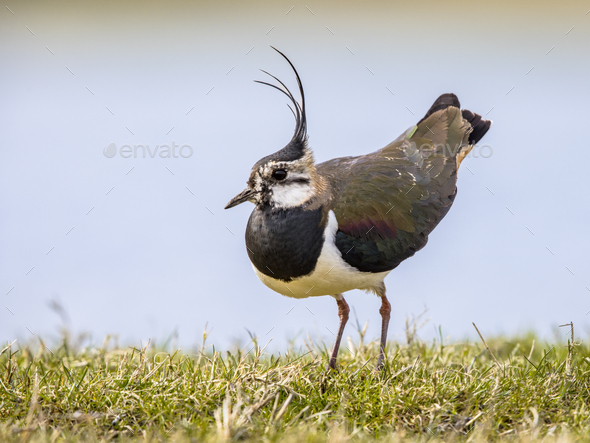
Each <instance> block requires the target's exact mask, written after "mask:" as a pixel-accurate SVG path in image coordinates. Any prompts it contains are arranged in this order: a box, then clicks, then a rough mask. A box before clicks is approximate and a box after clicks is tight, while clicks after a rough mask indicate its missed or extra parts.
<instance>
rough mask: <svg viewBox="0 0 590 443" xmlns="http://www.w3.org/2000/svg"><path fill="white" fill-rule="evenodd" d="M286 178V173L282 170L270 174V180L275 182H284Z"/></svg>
mask: <svg viewBox="0 0 590 443" xmlns="http://www.w3.org/2000/svg"><path fill="white" fill-rule="evenodd" d="M285 177H287V171H285V170H284V169H277V170H275V171H273V172H272V178H274V179H275V180H284V179H285Z"/></svg>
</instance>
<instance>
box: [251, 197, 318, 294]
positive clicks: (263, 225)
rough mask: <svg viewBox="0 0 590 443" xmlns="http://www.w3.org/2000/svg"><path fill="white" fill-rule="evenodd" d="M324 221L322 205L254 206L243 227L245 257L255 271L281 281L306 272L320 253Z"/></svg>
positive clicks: (315, 261)
mask: <svg viewBox="0 0 590 443" xmlns="http://www.w3.org/2000/svg"><path fill="white" fill-rule="evenodd" d="M327 222H328V218H327V217H325V219H323V217H322V209H321V208H318V209H312V210H304V209H303V208H288V209H278V208H272V207H270V206H263V207H261V208H256V209H254V211H252V214H251V215H250V219H249V220H248V226H247V228H246V246H247V248H248V256H249V257H250V260H251V261H252V264H254V266H255V267H256V269H258V271H260V272H262V273H263V274H265V275H268V276H269V277H272V278H276V279H278V280H283V281H284V282H289V281H291V280H292V279H294V278H297V277H302V276H304V275H308V274H310V273H311V272H313V270H314V269H315V266H316V263H317V261H318V257H319V256H320V253H321V252H322V246H323V244H324V229H325V227H326V224H327Z"/></svg>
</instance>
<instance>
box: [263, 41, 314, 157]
mask: <svg viewBox="0 0 590 443" xmlns="http://www.w3.org/2000/svg"><path fill="white" fill-rule="evenodd" d="M271 48H272V49H274V50H275V51H277V52H278V53H279V54H280V55H281V56H282V57H283V58H284V59H285V60H287V63H289V65H290V66H291V69H293V72H294V73H295V78H296V79H297V86H298V87H299V94H300V95H301V103H299V102H298V101H297V100H296V99H295V97H294V96H293V93H292V92H291V91H290V90H289V88H287V86H286V85H285V84H284V83H283V82H282V81H281V80H279V79H278V78H277V77H275V76H274V75H272V74H270V73H269V72H267V71H265V70H262V69H261V71H262V72H264V73H265V74H266V75H268V76H270V77H272V78H273V79H274V80H276V81H277V82H278V83H279V86H277V85H274V84H272V83H267V82H263V81H260V80H254V81H255V82H256V83H260V84H262V85H266V86H270V87H271V88H274V89H276V90H278V91H281V92H282V93H283V94H285V95H286V96H287V97H288V98H289V100H291V103H292V104H293V107H291V106H290V105H287V106H289V109H291V112H292V113H293V115H294V117H295V132H294V134H293V138H291V141H290V142H289V144H287V146H285V147H284V148H283V149H281V150H280V151H278V152H275V153H274V154H272V155H271V156H269V157H271V158H272V159H273V160H284V161H291V160H297V159H299V158H301V157H303V156H304V155H305V150H306V148H307V119H306V116H305V93H304V92H303V85H302V83H301V78H300V77H299V73H298V72H297V69H295V66H294V65H293V63H291V60H289V58H288V57H287V56H286V55H285V54H283V53H282V52H281V51H279V50H278V49H277V48H275V47H274V46H271ZM265 159H269V158H267V157H265Z"/></svg>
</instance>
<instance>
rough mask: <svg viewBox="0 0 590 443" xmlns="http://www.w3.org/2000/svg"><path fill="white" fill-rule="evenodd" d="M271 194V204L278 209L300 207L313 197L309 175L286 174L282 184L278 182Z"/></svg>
mask: <svg viewBox="0 0 590 443" xmlns="http://www.w3.org/2000/svg"><path fill="white" fill-rule="evenodd" d="M293 180H301V181H293ZM271 192H272V196H271V202H272V204H273V205H274V206H276V207H278V208H294V207H297V206H301V205H302V204H304V203H305V202H307V201H308V200H309V199H310V198H312V197H313V195H314V192H313V187H312V186H311V179H310V177H309V175H308V174H297V173H291V174H287V178H286V179H285V181H284V182H279V183H276V184H274V185H273V186H272V188H271Z"/></svg>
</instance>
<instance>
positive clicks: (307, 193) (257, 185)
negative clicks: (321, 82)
mask: <svg viewBox="0 0 590 443" xmlns="http://www.w3.org/2000/svg"><path fill="white" fill-rule="evenodd" d="M273 49H274V50H275V51H277V52H278V53H279V54H281V55H282V56H283V57H284V58H285V60H287V62H288V63H289V64H290V65H291V68H293V71H294V72H295V76H296V78H297V84H298V86H299V92H300V94H301V104H300V103H298V102H297V100H295V97H293V94H292V93H291V91H289V89H288V88H287V87H286V86H285V84H284V83H283V82H281V81H280V80H279V79H278V78H276V77H275V76H273V75H271V74H269V73H268V72H266V71H262V72H264V73H265V74H268V75H269V76H271V77H272V78H273V79H275V80H276V81H277V82H278V83H279V85H280V86H277V85H273V84H271V83H266V82H261V81H257V83H262V84H264V85H267V86H270V87H272V88H275V89H278V90H279V91H281V92H282V93H283V94H285V95H286V96H287V97H288V98H289V99H290V100H291V102H292V103H293V108H291V106H289V108H290V109H291V111H292V112H293V115H294V116H295V133H294V134H293V138H292V139H291V141H290V142H289V143H288V144H287V146H285V147H284V148H283V149H281V150H279V151H277V152H275V153H274V154H271V155H269V156H266V157H264V158H262V159H260V160H259V161H258V162H257V163H256V164H255V165H254V166H253V167H252V172H251V173H250V178H249V179H248V187H247V188H246V189H244V190H243V191H242V192H240V193H239V194H238V195H236V196H235V197H234V198H233V199H231V200H230V202H229V203H228V204H227V206H226V207H225V209H229V208H233V207H234V206H237V205H239V204H240V203H244V202H246V201H249V202H252V203H254V204H255V205H256V206H270V207H276V208H284V209H286V208H291V207H297V206H302V205H304V204H306V203H307V202H309V201H310V200H311V199H312V198H313V196H314V195H316V193H317V192H318V189H319V187H320V180H319V177H318V175H317V173H316V168H315V163H314V159H313V153H312V151H311V149H310V148H309V146H308V145H307V123H306V118H305V96H304V93H303V86H302V85H301V79H300V78H299V74H298V73H297V70H296V69H295V67H294V66H293V64H292V63H291V61H289V59H288V58H287V57H286V56H285V55H284V54H283V53H282V52H280V51H279V50H278V49H276V48H273Z"/></svg>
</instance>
